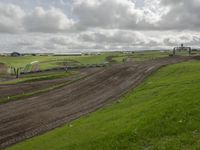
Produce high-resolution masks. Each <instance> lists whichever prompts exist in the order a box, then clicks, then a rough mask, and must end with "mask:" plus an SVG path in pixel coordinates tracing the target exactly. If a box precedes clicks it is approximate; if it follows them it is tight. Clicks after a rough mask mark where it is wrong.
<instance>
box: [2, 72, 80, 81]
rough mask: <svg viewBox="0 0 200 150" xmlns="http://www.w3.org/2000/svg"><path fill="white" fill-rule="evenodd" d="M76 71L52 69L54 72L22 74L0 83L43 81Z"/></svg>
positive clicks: (70, 74) (62, 76) (63, 76)
mask: <svg viewBox="0 0 200 150" xmlns="http://www.w3.org/2000/svg"><path fill="white" fill-rule="evenodd" d="M77 73H78V72H75V71H73V72H65V71H54V72H52V71H51V72H44V73H34V74H28V75H22V76H20V78H18V79H14V80H10V81H6V82H1V83H0V84H17V83H28V82H35V81H44V80H53V79H60V78H65V77H69V76H73V75H75V74H77Z"/></svg>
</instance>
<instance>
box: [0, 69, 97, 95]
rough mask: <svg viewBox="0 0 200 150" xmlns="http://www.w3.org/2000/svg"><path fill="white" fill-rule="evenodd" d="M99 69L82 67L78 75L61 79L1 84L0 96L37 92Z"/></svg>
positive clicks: (74, 79)
mask: <svg viewBox="0 0 200 150" xmlns="http://www.w3.org/2000/svg"><path fill="white" fill-rule="evenodd" d="M99 69H100V68H85V69H80V70H78V72H79V73H78V74H77V75H73V76H70V77H65V78H61V79H53V80H44V81H35V82H29V83H18V84H1V85H0V98H4V97H10V96H15V95H20V94H25V93H30V92H35V91H39V90H42V89H45V88H49V87H51V86H55V85H59V84H62V83H66V82H72V81H76V80H77V79H79V78H83V77H85V76H88V75H90V74H93V73H95V72H96V71H98V70H99Z"/></svg>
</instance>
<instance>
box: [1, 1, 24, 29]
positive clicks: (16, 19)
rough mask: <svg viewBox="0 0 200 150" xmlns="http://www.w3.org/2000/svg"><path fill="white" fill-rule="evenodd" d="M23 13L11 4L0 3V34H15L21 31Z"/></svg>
mask: <svg viewBox="0 0 200 150" xmlns="http://www.w3.org/2000/svg"><path fill="white" fill-rule="evenodd" d="M24 15H25V13H24V11H23V10H22V9H21V8H20V7H19V6H16V5H13V4H2V3H0V32H4V33H15V32H20V31H22V30H23V25H22V18H23V17H24Z"/></svg>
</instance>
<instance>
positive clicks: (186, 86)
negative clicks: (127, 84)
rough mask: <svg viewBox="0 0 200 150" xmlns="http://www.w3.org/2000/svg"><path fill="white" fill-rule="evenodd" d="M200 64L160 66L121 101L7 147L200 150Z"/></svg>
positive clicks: (36, 149)
mask: <svg viewBox="0 0 200 150" xmlns="http://www.w3.org/2000/svg"><path fill="white" fill-rule="evenodd" d="M199 91H200V63H199V62H198V61H191V62H186V63H181V64H176V65H170V66H167V67H165V68H162V69H160V70H159V71H158V72H157V73H155V74H153V75H152V76H151V77H149V78H148V79H147V80H146V81H145V82H143V83H142V84H141V85H140V86H139V87H137V88H136V89H135V90H134V91H130V92H129V93H128V94H126V95H125V96H123V97H122V98H121V99H119V102H118V103H116V104H114V105H112V106H108V107H106V108H104V109H101V110H99V111H97V112H94V113H92V114H90V115H88V116H86V117H82V118H81V119H79V120H76V121H74V122H72V123H70V124H67V125H65V126H64V127H61V128H58V129H55V130H53V131H51V132H49V133H46V134H44V135H41V136H39V137H35V138H32V139H30V140H27V141H25V142H23V143H20V144H17V145H15V146H13V147H11V148H8V150H27V149H28V150H44V149H48V150H94V149H95V150H111V149H112V150H126V149H128V150H131V149H133V150H140V149H142V150H143V149H148V150H190V149H200V109H199V108H200V94H199Z"/></svg>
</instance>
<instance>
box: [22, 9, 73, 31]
mask: <svg viewBox="0 0 200 150" xmlns="http://www.w3.org/2000/svg"><path fill="white" fill-rule="evenodd" d="M24 25H25V29H26V30H27V31H30V32H47V33H51V32H60V31H66V30H68V29H70V27H71V26H72V25H73V20H71V19H69V18H68V17H67V16H66V15H65V14H64V13H63V12H62V11H61V10H60V9H56V8H51V9H50V10H47V11H45V10H44V9H43V8H42V7H37V8H35V10H34V11H33V12H32V13H30V14H28V15H26V17H25V18H24Z"/></svg>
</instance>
